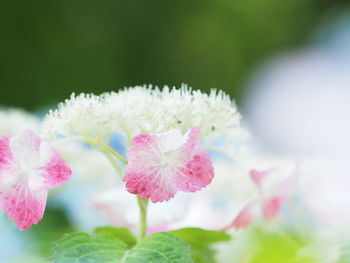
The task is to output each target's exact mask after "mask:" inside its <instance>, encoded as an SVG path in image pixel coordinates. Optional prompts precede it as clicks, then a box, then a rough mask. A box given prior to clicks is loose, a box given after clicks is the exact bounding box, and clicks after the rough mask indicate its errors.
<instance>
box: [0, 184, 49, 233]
mask: <svg viewBox="0 0 350 263" xmlns="http://www.w3.org/2000/svg"><path fill="white" fill-rule="evenodd" d="M46 198H47V192H46V191H40V192H32V191H31V190H30V189H29V187H28V184H27V182H26V180H19V181H18V182H17V183H16V184H14V185H12V186H11V187H9V188H7V189H1V190H0V206H1V207H2V209H3V210H4V211H5V212H7V216H8V218H9V219H13V220H14V222H15V224H16V225H17V226H18V228H19V229H20V230H25V229H27V228H28V227H30V226H31V225H32V224H37V223H38V222H39V221H40V219H41V218H42V217H43V214H44V210H45V204H46Z"/></svg>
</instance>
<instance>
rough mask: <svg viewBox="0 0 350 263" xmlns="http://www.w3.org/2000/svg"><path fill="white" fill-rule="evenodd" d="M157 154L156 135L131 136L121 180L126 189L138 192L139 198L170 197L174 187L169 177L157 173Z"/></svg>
mask: <svg viewBox="0 0 350 263" xmlns="http://www.w3.org/2000/svg"><path fill="white" fill-rule="evenodd" d="M157 154H159V148H158V143H157V137H156V136H154V135H148V134H140V135H138V136H136V137H134V138H133V140H132V142H131V147H130V148H129V149H128V152H127V159H128V165H127V166H126V169H125V176H124V179H123V181H124V182H126V189H127V190H128V192H130V193H132V194H139V195H140V198H141V199H148V198H151V201H152V202H162V201H167V200H169V199H170V198H172V197H173V196H174V195H175V193H176V189H175V187H174V186H173V185H172V182H171V181H170V180H169V178H166V177H162V176H161V175H160V173H159V170H160V168H159V167H158V160H157V159H156V158H155V156H156V155H157Z"/></svg>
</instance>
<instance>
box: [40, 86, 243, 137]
mask: <svg viewBox="0 0 350 263" xmlns="http://www.w3.org/2000/svg"><path fill="white" fill-rule="evenodd" d="M239 122H240V114H239V113H238V112H237V108H236V106H235V104H234V103H233V102H232V101H231V99H230V98H229V96H228V95H226V94H225V93H224V92H222V91H216V90H212V91H211V92H210V94H209V95H208V94H205V93H202V92H201V91H199V90H192V89H191V88H190V87H187V85H182V87H181V88H180V89H175V88H172V89H171V88H169V87H167V86H165V87H164V88H163V89H162V90H160V89H159V88H158V87H152V86H146V85H144V86H136V87H131V88H125V89H124V90H121V91H119V92H111V93H104V94H101V95H100V96H95V95H86V94H80V95H78V96H75V95H74V94H72V96H71V98H70V99H68V100H66V101H65V102H64V103H61V104H60V105H59V107H58V109H57V110H55V111H50V112H49V114H48V115H47V116H46V118H45V120H44V122H43V125H42V133H43V135H44V136H45V137H46V138H51V139H55V138H58V137H60V136H75V135H76V136H88V137H92V138H103V137H106V136H107V137H108V136H110V135H111V134H112V133H113V132H117V133H120V134H122V135H123V136H124V137H125V138H126V139H127V140H128V141H129V140H130V139H131V138H132V137H133V136H135V135H137V134H140V133H149V134H157V133H162V132H166V131H169V130H171V129H180V130H182V131H183V132H186V131H187V130H188V129H190V128H191V127H194V126H199V127H200V128H201V134H202V138H208V137H216V136H218V135H220V136H222V135H224V136H228V137H234V136H237V134H239V133H240V129H239Z"/></svg>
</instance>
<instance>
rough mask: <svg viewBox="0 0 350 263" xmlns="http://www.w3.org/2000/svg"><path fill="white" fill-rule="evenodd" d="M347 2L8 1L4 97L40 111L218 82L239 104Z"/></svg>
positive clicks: (3, 21)
mask: <svg viewBox="0 0 350 263" xmlns="http://www.w3.org/2000/svg"><path fill="white" fill-rule="evenodd" d="M347 2H348V1H346V0H287V1H283V2H281V1H279V0H260V1H253V0H235V1H231V0H218V1H205V0H204V1H203V0H200V1H199V0H194V1H183V0H178V1H161V0H156V1H136V0H129V1H118V0H106V1H90V0H88V1H86V0H84V1H82V0H77V1H69V0H61V1H46V0H33V1H5V2H3V3H2V4H1V8H0V32H1V41H0V58H1V60H0V61H1V63H0V67H1V68H0V72H1V73H0V74H1V75H0V87H1V90H2V93H1V96H0V104H2V105H11V106H20V107H23V108H26V109H29V110H38V109H41V108H43V107H47V106H49V105H52V104H56V103H57V102H58V101H61V100H63V99H65V98H66V97H68V96H69V95H70V94H71V93H72V92H76V93H79V92H94V93H101V92H104V91H109V90H116V89H118V88H121V87H124V86H133V85H136V84H144V83H147V84H148V83H152V84H155V85H160V86H162V85H164V84H167V85H170V86H172V85H180V84H181V83H188V84H189V85H191V86H193V87H195V88H200V89H203V90H205V91H208V90H209V89H210V88H218V89H222V90H225V91H226V92H228V93H230V94H231V95H232V96H233V98H235V99H237V100H238V102H240V101H239V99H240V98H241V96H242V94H243V91H244V87H245V84H246V82H247V79H248V78H249V76H250V74H251V73H252V71H253V70H254V69H255V68H256V67H257V66H258V65H259V64H260V63H261V62H262V61H264V60H265V59H266V58H268V57H270V56H274V55H276V54H279V53H281V52H284V51H286V50H291V49H294V48H296V47H301V46H305V45H307V44H308V43H310V41H313V40H314V38H315V34H316V33H315V32H317V31H319V30H320V29H322V28H323V27H327V26H328V25H329V23H330V22H331V21H333V20H334V19H336V18H337V17H338V16H339V15H340V13H344V12H345V11H346V10H347V9H348V8H349V4H348V3H347Z"/></svg>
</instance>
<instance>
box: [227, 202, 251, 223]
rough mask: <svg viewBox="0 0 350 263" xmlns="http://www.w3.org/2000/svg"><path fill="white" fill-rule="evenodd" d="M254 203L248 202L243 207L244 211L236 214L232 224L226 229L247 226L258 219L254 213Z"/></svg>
mask: <svg viewBox="0 0 350 263" xmlns="http://www.w3.org/2000/svg"><path fill="white" fill-rule="evenodd" d="M253 207H254V203H248V204H247V205H246V206H245V207H243V209H242V211H241V212H240V213H239V214H238V215H237V216H236V218H235V219H234V220H233V222H232V224H231V225H230V226H228V227H226V228H225V229H228V228H232V227H233V228H236V229H241V228H246V227H248V226H249V225H250V224H252V223H253V222H254V221H255V220H256V216H255V215H254V213H253Z"/></svg>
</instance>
